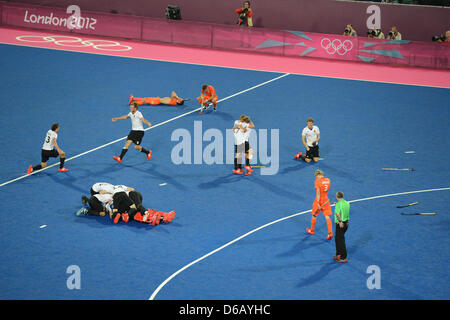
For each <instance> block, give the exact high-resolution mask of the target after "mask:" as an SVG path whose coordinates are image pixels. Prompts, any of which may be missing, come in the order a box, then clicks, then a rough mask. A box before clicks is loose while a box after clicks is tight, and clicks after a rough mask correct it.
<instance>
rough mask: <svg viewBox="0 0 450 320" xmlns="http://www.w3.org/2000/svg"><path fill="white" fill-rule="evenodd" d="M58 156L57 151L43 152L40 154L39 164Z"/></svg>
mask: <svg viewBox="0 0 450 320" xmlns="http://www.w3.org/2000/svg"><path fill="white" fill-rule="evenodd" d="M58 156H59V153H58V151H56V149H53V150H44V149H42V152H41V162H47V161H48V159H49V158H56V157H58Z"/></svg>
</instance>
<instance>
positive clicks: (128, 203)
mask: <svg viewBox="0 0 450 320" xmlns="http://www.w3.org/2000/svg"><path fill="white" fill-rule="evenodd" d="M113 207H114V208H113V210H112V212H111V213H110V215H109V217H110V218H111V219H112V220H113V222H114V223H118V222H119V220H120V219H122V221H123V222H125V223H127V222H128V221H129V220H130V219H131V220H135V221H138V222H142V223H149V224H151V225H157V224H159V223H160V222H161V221H162V222H165V223H169V222H171V221H172V220H173V218H174V217H175V211H170V212H162V211H156V210H152V209H150V208H149V209H145V208H144V207H143V206H142V195H141V194H140V193H139V192H136V191H131V192H129V194H128V195H127V193H126V192H125V191H119V192H116V193H114V195H113ZM138 208H139V209H138ZM144 210H145V211H144ZM141 211H143V212H142V213H141Z"/></svg>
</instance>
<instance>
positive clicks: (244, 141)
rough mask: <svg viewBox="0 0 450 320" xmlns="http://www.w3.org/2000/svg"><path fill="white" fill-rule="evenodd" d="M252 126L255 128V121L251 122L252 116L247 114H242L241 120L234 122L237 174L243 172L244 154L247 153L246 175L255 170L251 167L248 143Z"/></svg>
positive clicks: (235, 171) (235, 166) (235, 168)
mask: <svg viewBox="0 0 450 320" xmlns="http://www.w3.org/2000/svg"><path fill="white" fill-rule="evenodd" d="M250 128H254V126H253V123H251V121H250V118H249V117H247V116H246V115H241V116H240V118H239V120H236V121H235V122H234V126H233V128H232V130H233V132H234V153H235V157H234V170H233V173H235V174H242V173H243V171H242V156H243V155H245V158H246V165H245V169H246V170H247V172H246V173H245V175H250V174H251V173H252V172H253V170H252V169H251V167H250V159H249V157H248V154H249V149H250V145H249V143H248V137H249V135H250V131H249V129H250Z"/></svg>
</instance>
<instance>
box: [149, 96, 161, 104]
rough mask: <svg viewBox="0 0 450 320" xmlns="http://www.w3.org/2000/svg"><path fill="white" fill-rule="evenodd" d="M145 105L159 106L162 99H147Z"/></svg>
mask: <svg viewBox="0 0 450 320" xmlns="http://www.w3.org/2000/svg"><path fill="white" fill-rule="evenodd" d="M145 104H151V105H158V104H161V99H160V98H159V97H154V98H152V97H151V98H145Z"/></svg>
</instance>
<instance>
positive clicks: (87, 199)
mask: <svg viewBox="0 0 450 320" xmlns="http://www.w3.org/2000/svg"><path fill="white" fill-rule="evenodd" d="M88 202H89V198H88V197H86V196H85V195H82V196H81V203H82V204H83V206H85V205H87V204H88Z"/></svg>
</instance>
